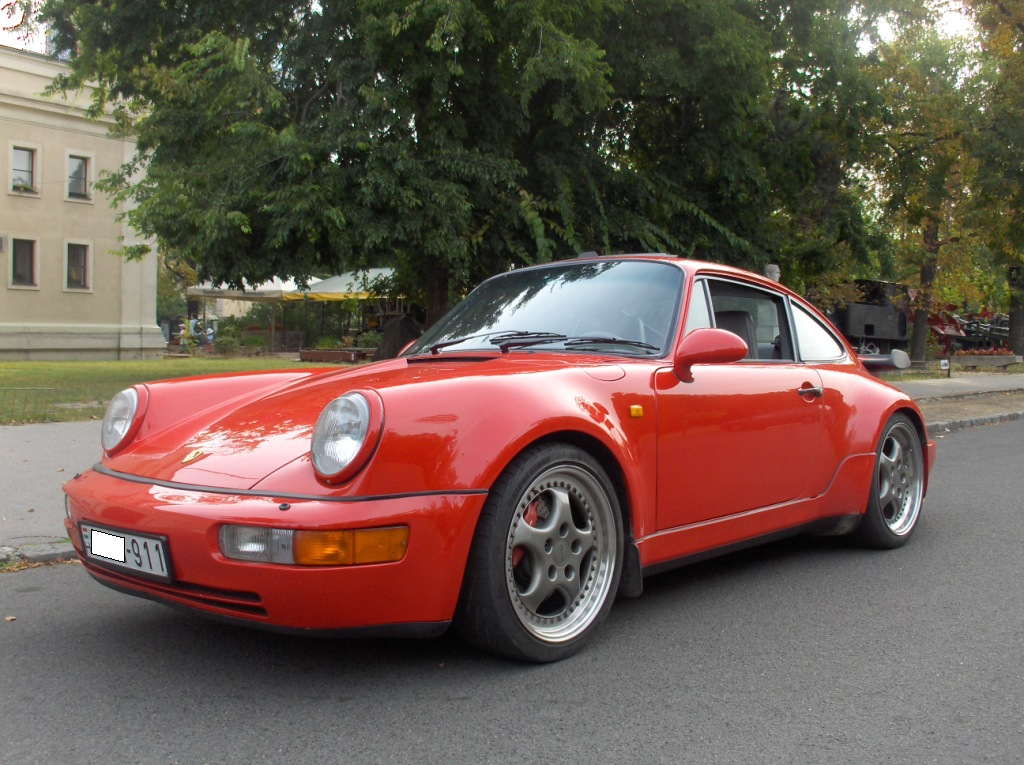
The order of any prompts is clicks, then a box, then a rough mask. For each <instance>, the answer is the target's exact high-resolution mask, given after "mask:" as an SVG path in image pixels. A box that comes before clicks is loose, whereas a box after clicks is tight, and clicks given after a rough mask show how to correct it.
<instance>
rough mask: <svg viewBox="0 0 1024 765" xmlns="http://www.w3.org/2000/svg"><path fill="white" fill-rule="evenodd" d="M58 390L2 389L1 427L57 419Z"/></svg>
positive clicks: (0, 402) (0, 389) (0, 398)
mask: <svg viewBox="0 0 1024 765" xmlns="http://www.w3.org/2000/svg"><path fill="white" fill-rule="evenodd" d="M56 401H57V389H56V388H0V425H11V424H15V423H19V422H50V421H53V420H55V419H56Z"/></svg>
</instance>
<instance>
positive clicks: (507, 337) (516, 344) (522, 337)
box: [490, 332, 565, 353]
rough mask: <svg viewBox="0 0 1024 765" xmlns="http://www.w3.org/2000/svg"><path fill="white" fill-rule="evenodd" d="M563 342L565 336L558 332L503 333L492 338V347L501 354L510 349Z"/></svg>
mask: <svg viewBox="0 0 1024 765" xmlns="http://www.w3.org/2000/svg"><path fill="white" fill-rule="evenodd" d="M562 340H565V335H562V334H559V333H558V332H503V333H501V334H500V335H497V336H496V337H492V338H491V340H490V342H491V344H492V345H496V346H498V348H500V349H501V352H502V353H508V352H509V350H510V349H512V348H526V347H528V346H531V345H542V344H543V343H557V342H560V341H562Z"/></svg>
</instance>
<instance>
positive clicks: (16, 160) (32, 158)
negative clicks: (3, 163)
mask: <svg viewBox="0 0 1024 765" xmlns="http://www.w3.org/2000/svg"><path fill="white" fill-rule="evenodd" d="M11 190H12V191H35V190H36V152H35V150H34V149H26V148H23V147H21V146H15V147H14V148H13V149H12V150H11Z"/></svg>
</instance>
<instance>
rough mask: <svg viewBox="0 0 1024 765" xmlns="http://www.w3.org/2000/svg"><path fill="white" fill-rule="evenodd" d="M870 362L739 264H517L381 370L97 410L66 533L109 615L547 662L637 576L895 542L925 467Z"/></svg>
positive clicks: (599, 260)
mask: <svg viewBox="0 0 1024 765" xmlns="http://www.w3.org/2000/svg"><path fill="white" fill-rule="evenodd" d="M903 358H905V355H904V356H903ZM883 361H889V362H891V363H896V361H897V360H896V359H895V358H894V357H893V358H887V359H886V360H881V359H877V358H875V359H862V358H859V357H858V356H857V354H856V353H855V352H854V351H853V349H851V347H850V346H849V345H848V344H847V342H846V341H845V340H844V339H843V337H842V336H841V335H840V334H839V333H838V332H837V331H836V330H835V329H834V328H833V327H832V326H831V325H830V324H829V322H828V321H827V320H826V319H825V318H824V317H823V316H822V315H821V314H820V313H819V312H818V311H817V310H815V309H814V308H813V307H812V306H811V305H809V304H808V303H807V302H806V301H805V300H803V299H801V298H800V297H798V296H797V295H795V294H793V293H792V292H791V291H789V290H787V289H786V288H785V287H783V286H781V285H780V284H778V283H776V282H773V281H770V280H768V279H766V278H763V277H760V276H757V275H755V274H751V273H747V272H745V271H741V270H738V269H734V268H729V267H726V266H720V265H714V264H711V263H701V262H696V261H690V260H682V259H678V258H672V257H668V256H664V255H630V256H611V257H597V256H584V257H581V258H579V259H576V260H571V261H559V262H555V263H550V264H547V265H542V266H535V267H530V268H522V269H518V270H514V271H510V272H508V273H505V274H501V275H500V276H496V277H494V278H492V279H489V280H488V281H486V282H484V283H483V284H481V285H480V286H479V287H477V288H476V289H475V290H474V291H473V292H472V293H471V294H470V295H469V296H468V297H467V298H466V299H465V300H464V301H463V302H462V303H460V304H459V305H458V306H456V307H455V308H454V309H453V310H452V311H451V312H450V313H449V314H448V315H447V316H446V317H445V318H444V319H442V320H441V321H440V322H439V323H438V324H436V325H435V326H434V327H432V328H431V329H429V330H428V331H427V332H426V333H425V334H424V335H423V336H422V337H421V338H420V339H419V340H418V341H416V342H415V343H414V344H413V345H412V346H411V347H409V348H407V349H406V350H405V351H404V352H403V353H402V354H401V356H400V357H399V358H397V359H393V360H389V361H383V362H379V363H375V364H369V365H366V366H363V367H358V368H350V369H311V370H295V371H287V372H280V371H277V372H267V373H257V374H239V375H223V376H209V377H197V378H189V379H184V380H171V381H167V382H159V383H146V384H140V385H136V386H134V387H132V388H129V389H127V390H125V391H122V392H121V393H119V394H117V396H115V397H114V399H113V401H112V402H111V404H110V407H109V409H108V411H107V415H106V418H105V420H104V422H103V427H102V433H101V441H102V447H103V457H102V459H101V461H100V462H99V463H98V464H96V465H95V466H94V467H92V468H91V469H90V470H88V471H86V472H85V473H83V474H82V475H79V476H76V477H75V478H74V479H73V480H71V481H69V482H68V483H67V485H66V487H65V490H66V492H67V495H68V517H67V521H66V525H67V529H68V532H69V534H70V536H71V539H72V540H73V542H74V544H75V547H76V549H77V551H78V554H79V555H80V556H81V559H82V562H83V563H84V565H85V568H86V570H87V571H88V572H89V573H90V574H91V575H92V576H93V577H95V578H96V579H97V580H98V581H100V582H101V583H103V584H105V585H108V586H110V587H112V588H114V589H116V590H120V591H122V592H125V593H129V594H132V595H137V596H141V597H145V598H150V599H152V600H156V601H159V602H162V603H166V604H169V605H173V606H178V607H183V608H186V609H190V610H192V611H195V612H199V613H203V614H206V615H209V616H213V617H218V618H221V619H226V620H230V621H233V622H236V623H239V624H247V625H254V626H261V627H267V628H272V629H280V630H290V631H294V632H300V633H306V632H309V633H312V632H317V633H337V634H343V635H369V634H389V635H390V634H404V635H421V636H425V635H437V634H439V633H441V632H442V631H444V630H445V629H447V628H448V627H449V625H454V627H455V628H457V629H458V630H459V631H460V632H461V633H462V634H463V635H465V636H466V637H467V638H468V639H469V640H470V641H471V642H472V643H473V644H475V645H477V646H479V647H481V648H483V649H485V650H488V651H492V652H495V653H498V654H501V655H504V656H508V657H512V658H515V659H520V660H525V661H535V662H545V661H553V660H557V659H561V658H564V657H566V656H569V655H571V654H573V653H575V652H576V651H578V650H579V649H580V648H581V647H582V646H583V645H584V644H585V643H586V642H587V640H589V639H590V638H591V637H592V635H593V633H594V631H595V630H596V629H597V627H598V625H599V624H600V623H601V621H602V620H603V619H604V618H605V617H606V616H607V614H608V612H609V610H610V609H611V607H612V602H613V601H614V600H615V598H616V596H617V595H623V596H636V595H639V594H640V592H641V590H642V586H643V577H644V576H645V575H646V574H650V573H653V572H657V571H660V570H664V569H665V568H668V567H671V566H676V565H679V564H682V563H685V562H687V561H688V560H694V559H696V558H704V557H707V556H708V555H710V554H713V553H716V552H724V551H729V550H735V549H737V548H739V547H742V546H746V545H749V544H751V543H754V542H759V541H764V540H771V539H777V538H779V537H780V536H784V535H790V534H796V533H801V532H809V533H815V534H851V535H854V536H855V537H856V538H857V539H859V540H860V541H861V542H863V543H864V544H866V545H869V546H872V547H881V548H894V547H898V546H900V545H902V544H903V543H905V542H906V541H907V540H908V538H909V537H910V536H911V534H912V532H913V531H914V527H915V526H916V524H917V522H918V518H919V515H920V512H921V507H922V503H923V500H924V496H925V491H926V489H927V485H928V474H929V470H930V468H931V466H932V463H933V461H934V452H935V445H934V443H932V442H931V441H929V439H928V436H927V434H926V432H925V426H924V421H923V419H922V417H921V412H920V411H919V410H918V408H917V406H916V405H915V404H914V402H913V401H912V400H911V399H909V398H908V397H907V396H906V395H904V394H903V393H901V392H900V391H899V390H896V389H895V388H893V387H891V386H889V385H888V384H886V383H884V382H882V381H880V380H878V379H877V378H876V377H875V376H874V375H873V374H871V373H870V372H869V371H868V370H867V369H866V366H865V364H866V363H869V362H874V363H881V362H883Z"/></svg>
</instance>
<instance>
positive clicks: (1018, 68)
mask: <svg viewBox="0 0 1024 765" xmlns="http://www.w3.org/2000/svg"><path fill="white" fill-rule="evenodd" d="M966 5H967V6H968V8H969V9H970V10H971V11H972V13H973V15H974V18H975V21H976V24H977V26H978V30H979V33H980V36H981V42H982V50H983V54H984V57H983V62H984V65H983V69H982V71H981V76H982V78H983V79H984V81H985V85H986V90H985V93H984V110H983V119H982V120H981V122H980V124H979V128H978V130H977V131H975V133H974V134H973V135H972V138H971V147H970V148H971V152H972V154H973V156H974V157H975V158H976V160H977V162H978V165H979V169H978V179H977V183H976V188H977V194H978V196H979V197H980V198H982V199H985V200H986V201H987V203H988V204H987V206H986V210H987V212H988V214H987V216H986V217H985V224H986V230H987V232H988V237H987V240H988V244H989V248H990V249H991V250H992V251H993V252H994V253H996V255H997V257H998V261H999V263H1000V265H1001V266H1002V268H1004V269H1006V273H1007V281H1008V283H1009V287H1010V290H1009V292H1010V345H1011V347H1012V348H1013V351H1014V352H1015V353H1018V354H1024V276H1022V275H1021V274H1022V271H1024V132H1022V128H1021V126H1022V125H1024V52H1022V51H1024V1H1022V0H968V1H967V2H966Z"/></svg>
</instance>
